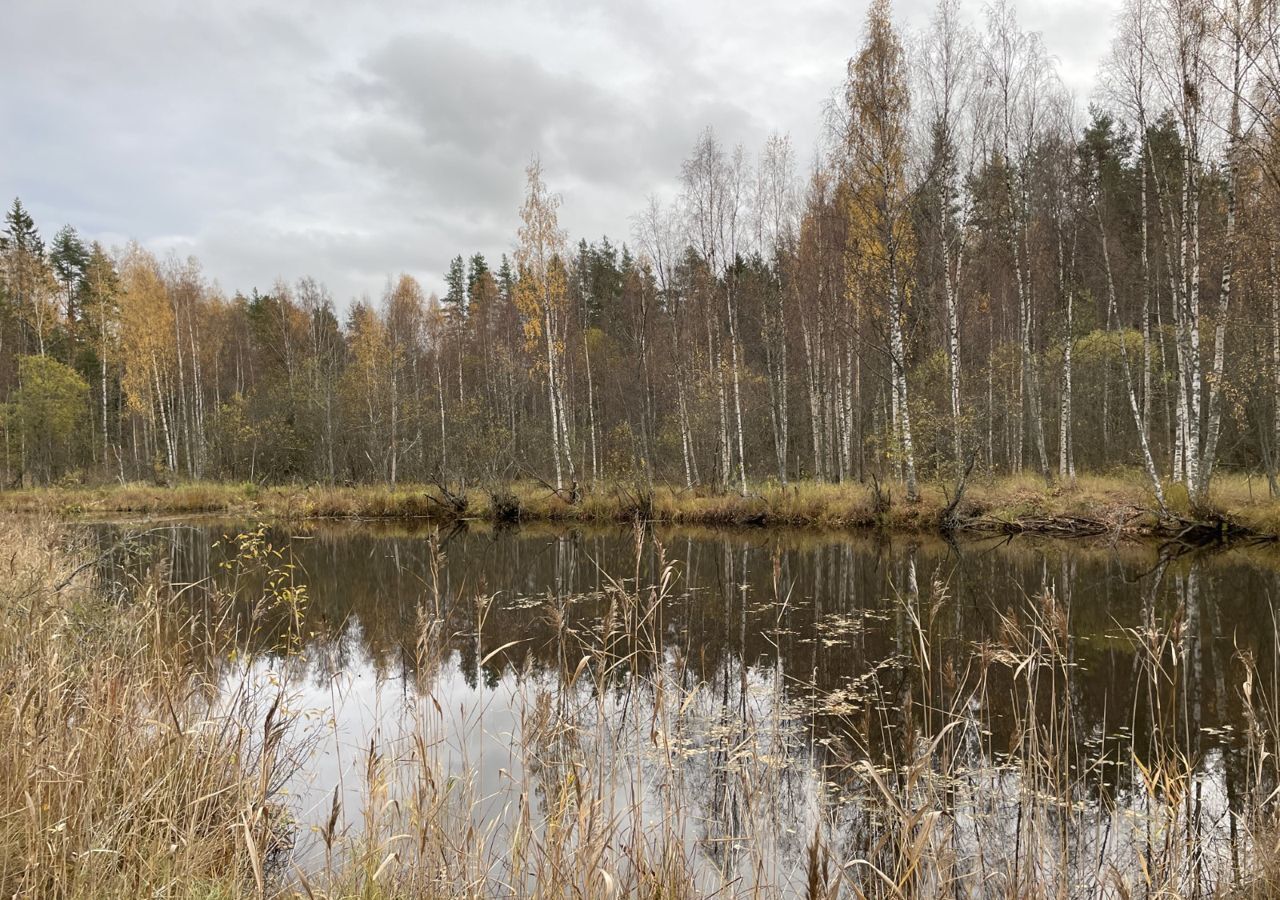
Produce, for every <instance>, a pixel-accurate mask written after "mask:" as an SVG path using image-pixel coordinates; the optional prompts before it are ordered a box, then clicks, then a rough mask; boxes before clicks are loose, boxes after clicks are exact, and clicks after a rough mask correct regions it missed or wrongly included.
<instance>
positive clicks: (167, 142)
mask: <svg viewBox="0 0 1280 900" xmlns="http://www.w3.org/2000/svg"><path fill="white" fill-rule="evenodd" d="M1115 2H1116V0H1090V10H1091V13H1090V15H1089V16H1087V17H1086V16H1079V15H1074V14H1073V15H1072V16H1069V17H1064V15H1063V13H1062V12H1061V11H1058V10H1057V7H1056V6H1055V5H1054V4H1052V3H1049V2H1047V0H1042V2H1037V3H1031V2H1030V0H1027V2H1025V3H1023V4H1021V5H1020V12H1021V13H1022V19H1023V22H1024V24H1025V25H1027V26H1028V27H1032V28H1037V27H1040V28H1045V29H1047V30H1048V33H1047V35H1046V38H1047V43H1048V45H1049V49H1050V50H1051V51H1052V52H1053V53H1055V54H1056V55H1057V56H1058V57H1059V59H1060V60H1061V63H1062V69H1063V72H1064V77H1066V78H1067V80H1068V81H1069V83H1070V84H1071V85H1072V87H1074V88H1075V89H1076V90H1077V92H1078V93H1080V94H1082V95H1084V94H1087V86H1088V84H1089V82H1090V80H1091V77H1092V72H1093V71H1094V70H1095V69H1096V65H1097V60H1098V58H1099V57H1100V56H1101V55H1102V53H1103V52H1105V49H1106V44H1107V41H1108V40H1109V30H1110V14H1109V13H1108V10H1109V9H1111V8H1113V6H1114V4H1115ZM980 3H981V0H972V2H971V5H972V7H973V8H972V9H971V10H969V12H970V17H971V18H972V19H973V20H974V21H975V22H980V21H981V13H982V9H981V6H980ZM1024 6H1025V10H1023V9H1022V8H1021V7H1024ZM931 8H932V0H899V3H898V5H897V8H896V11H895V12H896V15H897V16H898V18H899V19H900V20H901V21H902V22H903V23H904V24H906V25H907V26H908V27H911V28H919V27H922V26H923V25H924V24H925V23H926V22H927V20H928V16H929V13H930V10H931ZM864 16H865V4H846V3H834V2H827V0H796V2H794V3H791V4H778V3H776V2H771V0H737V2H732V0H703V2H697V3H692V2H687V0H640V2H632V3H617V2H613V0H572V2H570V0H542V2H537V3H534V2H528V0H474V2H461V0H458V2H444V0H431V2H427V3H422V2H417V0H387V2H384V3H378V4H362V3H349V2H339V0H277V2H276V3H273V4H271V5H270V6H266V5H263V4H260V3H256V2H252V0H223V2H221V3H217V4H196V5H192V4H178V3H157V2H154V0H117V2H115V3H112V4H102V3H94V2H91V0H43V2H40V3H23V4H16V3H10V4H7V5H6V10H5V26H4V28H2V29H0V121H3V122H4V123H5V124H4V127H3V128H0V202H7V197H6V196H5V195H9V196H12V195H14V194H17V195H20V196H22V198H23V199H24V201H25V202H26V203H27V205H28V206H29V207H30V208H31V209H32V211H33V213H34V214H35V215H36V216H37V219H38V221H39V223H40V225H41V226H42V228H43V229H44V230H46V231H48V232H52V231H53V230H55V229H56V228H57V227H59V226H60V225H61V224H63V223H64V222H71V223H72V224H75V225H76V226H78V227H80V228H81V229H82V230H83V231H85V232H86V233H87V234H88V235H90V236H93V237H99V236H100V237H104V238H106V239H114V238H117V237H118V235H121V234H127V235H130V236H133V237H136V238H138V239H139V240H141V241H142V242H143V243H144V244H148V245H150V246H152V247H155V248H157V249H160V250H162V251H167V250H174V251H177V252H181V253H184V254H185V253H194V254H196V255H198V256H199V257H200V258H201V259H202V260H203V261H204V263H205V269H206V271H207V272H208V273H209V274H210V275H211V276H213V277H216V278H217V279H218V280H219V282H220V283H221V284H222V285H223V287H224V289H226V290H228V291H231V290H236V289H240V290H245V291H247V290H249V289H251V288H252V287H254V286H259V287H265V286H268V285H270V284H271V283H272V282H273V281H274V280H275V279H276V278H278V277H284V278H286V279H288V280H293V279H296V278H298V277H300V276H302V275H304V274H311V275H314V276H316V277H318V278H322V279H323V280H325V281H327V282H328V283H329V285H330V287H331V288H332V290H333V293H334V294H335V296H337V297H339V298H341V299H346V298H350V297H355V296H359V295H362V294H371V295H376V294H378V293H380V292H381V290H382V288H383V286H384V284H385V283H386V280H387V278H388V277H390V276H394V275H395V274H398V273H399V272H402V271H407V272H410V273H413V274H416V275H419V276H420V277H422V278H424V280H425V281H426V282H427V287H428V289H429V290H430V289H437V290H438V289H439V288H440V287H441V283H442V274H443V272H444V271H445V269H446V267H447V265H448V260H449V259H450V258H451V257H452V256H454V255H455V254H458V253H464V254H466V253H471V252H474V251H477V250H478V251H481V252H484V253H486V254H488V255H491V256H495V257H496V255H497V254H500V253H502V252H504V251H509V250H510V249H511V247H512V244H513V241H514V235H515V229H516V224H517V210H518V208H519V205H520V202H521V195H522V190H523V180H524V171H523V170H524V167H525V165H526V164H527V163H528V161H529V159H530V157H531V156H532V155H534V154H538V155H539V156H540V157H541V160H542V163H543V168H544V172H545V174H546V177H547V178H548V180H549V182H550V184H551V186H552V188H553V189H554V190H557V191H559V192H560V193H561V194H562V195H563V198H564V205H563V207H562V213H561V216H562V224H563V225H564V226H565V227H566V228H567V229H568V230H569V231H570V233H571V234H572V235H573V236H574V237H578V236H585V237H589V238H590V237H596V236H599V235H601V234H604V233H608V234H609V235H611V236H612V237H614V238H615V239H625V238H626V237H627V236H628V231H629V228H628V221H629V218H630V216H631V215H632V214H633V213H634V212H636V211H637V210H639V209H640V208H641V206H642V205H643V203H644V198H645V196H646V195H647V194H649V193H650V192H655V191H656V192H659V193H667V194H670V193H672V192H673V191H674V190H675V188H676V182H677V180H678V177H679V171H680V161H681V160H682V159H683V157H684V156H685V155H686V153H687V152H688V150H689V148H690V147H691V146H692V144H693V141H694V139H695V138H696V137H697V135H698V133H699V132H700V131H701V130H702V129H703V128H704V127H706V126H707V125H711V126H714V127H715V129H716V131H717V134H718V135H719V137H720V139H721V141H722V142H723V143H724V144H726V145H727V146H732V145H734V144H737V143H742V144H744V145H745V146H746V148H747V149H748V151H749V152H752V153H754V152H755V151H756V150H757V149H758V148H759V147H760V146H761V145H762V143H763V142H764V139H765V138H766V137H767V135H768V134H769V132H771V131H773V130H775V129H776V130H780V131H784V132H789V133H791V134H792V136H793V139H794V143H795V145H796V147H797V150H798V154H799V158H800V159H801V160H802V161H803V160H807V159H808V158H809V154H810V149H809V148H811V147H812V146H813V144H814V142H815V141H816V139H817V137H818V134H819V124H820V112H821V108H822V104H823V103H824V101H825V100H826V98H827V97H828V95H829V93H830V91H831V89H832V88H833V87H834V86H835V85H836V84H838V83H839V81H840V79H841V77H842V75H843V70H844V62H845V60H846V59H847V57H848V56H849V55H851V54H852V53H854V52H856V49H857V45H858V42H859V40H860V31H861V27H862V21H863V17H864Z"/></svg>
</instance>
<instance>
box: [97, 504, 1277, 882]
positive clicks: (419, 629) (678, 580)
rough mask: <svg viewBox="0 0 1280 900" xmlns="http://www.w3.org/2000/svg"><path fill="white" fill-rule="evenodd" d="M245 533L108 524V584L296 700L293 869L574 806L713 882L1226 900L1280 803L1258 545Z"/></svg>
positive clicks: (614, 863)
mask: <svg viewBox="0 0 1280 900" xmlns="http://www.w3.org/2000/svg"><path fill="white" fill-rule="evenodd" d="M255 529H256V526H251V525H250V524H248V523H227V522H208V521H200V520H193V521H189V522H182V523H169V524H163V525H160V526H150V527H145V528H144V527H143V526H140V525H118V524H117V525H109V526H101V527H99V528H97V529H96V532H95V533H96V539H97V540H99V541H101V542H103V543H104V545H107V546H115V547H118V548H119V551H118V553H115V554H113V555H112V557H111V564H110V567H111V571H110V573H109V574H110V575H111V577H112V578H113V579H114V580H116V581H121V576H122V573H124V574H127V575H128V578H129V579H138V580H142V581H144V582H148V583H151V584H155V585H163V589H164V590H166V591H168V592H169V593H171V595H172V598H173V599H172V603H171V606H172V607H173V608H174V610H175V612H176V611H179V610H181V611H182V614H183V615H184V616H186V618H185V619H183V621H186V622H188V623H192V622H200V623H202V624H201V627H202V628H205V629H209V630H211V631H221V632H225V633H226V634H227V640H226V642H225V643H224V644H210V645H208V647H206V652H205V653H203V655H202V654H199V653H197V654H193V658H192V661H191V664H192V666H193V667H196V668H199V669H200V670H201V671H203V672H205V673H206V674H207V675H208V679H209V681H210V683H212V684H214V685H216V686H217V687H218V689H219V690H221V691H223V692H225V693H226V694H227V695H228V696H231V695H239V694H241V693H244V692H249V693H253V692H261V691H263V690H264V688H265V689H266V690H267V692H268V693H269V691H270V690H271V689H273V688H275V687H279V688H280V689H282V690H283V691H285V695H286V697H287V701H286V705H287V707H288V711H289V713H290V715H291V716H292V720H291V721H292V723H293V724H292V726H291V727H292V728H293V729H294V730H295V731H296V739H297V741H298V746H299V747H300V748H302V749H301V751H300V756H299V760H298V761H299V765H298V769H297V772H296V773H295V774H294V775H293V776H292V777H291V779H290V781H289V783H288V784H287V785H285V786H284V790H285V792H286V795H287V797H288V802H289V804H290V805H291V808H292V814H293V816H294V817H295V819H296V821H297V823H298V834H297V837H296V841H295V845H294V848H293V851H292V859H291V860H290V863H289V864H290V867H291V868H293V869H295V870H296V869H301V870H303V871H307V870H310V869H318V868H321V867H324V866H327V865H331V864H332V863H333V859H334V856H335V855H336V854H349V853H351V852H354V851H353V849H352V848H353V847H357V848H358V847H360V846H363V845H362V843H361V842H366V844H367V843H372V842H377V841H382V842H384V843H385V846H388V847H390V846H394V845H395V842H396V841H400V842H402V843H404V844H412V843H413V840H412V838H411V837H406V835H413V834H415V833H416V831H415V829H416V830H421V829H422V828H423V827H425V826H424V825H423V821H424V820H425V818H427V817H434V824H433V826H432V827H436V828H441V829H443V830H444V831H448V832H456V834H457V835H458V836H459V837H458V840H460V841H467V842H470V843H471V844H472V845H474V847H475V848H476V849H475V852H476V854H477V859H483V860H484V865H487V866H507V867H513V868H519V866H518V865H516V864H515V863H513V860H512V855H513V853H515V852H516V851H515V850H513V849H512V848H515V847H518V846H519V845H520V837H519V836H520V835H521V834H524V835H525V836H526V839H528V837H527V836H528V835H529V834H530V833H532V834H535V835H539V836H541V837H540V838H535V842H536V840H537V839H543V840H545V837H546V832H547V829H548V828H551V827H553V825H554V827H560V828H564V827H566V826H565V825H564V823H563V822H562V821H560V819H558V818H557V816H561V815H562V814H563V813H564V811H565V810H566V809H568V808H569V807H573V808H574V809H576V810H577V812H576V813H574V816H576V819H574V818H573V816H568V817H567V818H566V820H567V819H573V820H574V822H575V826H574V827H575V828H577V829H578V831H579V832H581V833H582V834H586V833H587V829H589V828H593V827H594V828H608V829H611V834H612V835H613V836H614V837H615V838H616V839H617V840H618V841H619V842H621V843H622V844H627V845H629V846H631V847H633V848H634V846H636V845H637V843H644V842H647V844H646V846H649V848H650V852H652V853H654V854H657V853H664V854H669V853H672V852H675V853H677V854H678V855H679V856H680V858H681V859H682V860H683V861H684V864H685V865H686V866H687V868H688V871H689V872H690V873H691V875H690V877H691V878H694V879H696V880H697V881H698V882H699V884H700V886H701V887H702V888H703V889H704V890H706V891H714V890H717V889H718V887H720V886H723V885H726V884H732V885H735V886H738V887H741V886H742V885H753V886H763V885H769V886H773V887H774V888H777V889H779V890H782V891H789V890H802V889H803V887H804V885H805V884H806V879H810V878H811V877H812V873H813V871H814V869H815V867H816V866H820V867H822V869H823V871H824V873H827V874H826V875H824V877H826V878H828V880H830V879H831V878H832V877H833V875H832V874H831V873H834V872H837V871H838V872H839V873H840V877H841V878H842V879H843V880H844V881H843V883H844V884H846V885H848V886H849V887H851V888H852V886H854V885H860V886H861V887H860V889H862V890H865V891H868V892H871V893H875V892H877V891H881V890H887V889H886V888H885V884H887V883H890V882H892V883H894V884H896V885H897V887H896V888H895V890H906V887H904V885H906V886H909V887H910V889H911V890H906V892H908V893H910V892H911V891H919V892H921V893H924V892H926V891H925V889H926V888H932V889H934V890H938V889H940V885H942V884H944V883H949V884H950V883H954V884H957V885H967V886H968V888H967V892H970V893H978V894H981V893H984V892H988V891H989V892H992V893H1001V894H1004V893H1007V892H1009V891H1010V890H1013V889H1015V888H1016V887H1017V885H1019V884H1026V885H1030V884H1039V885H1049V884H1057V885H1059V887H1060V890H1058V891H1053V893H1059V894H1061V895H1063V896H1094V895H1097V894H1100V893H1105V892H1107V891H1109V890H1113V889H1114V890H1116V891H1117V892H1119V885H1121V884H1122V883H1125V884H1133V883H1140V882H1142V881H1144V880H1146V881H1147V882H1148V883H1150V881H1151V879H1152V878H1153V876H1152V875H1151V874H1150V873H1151V872H1152V871H1153V870H1154V869H1156V868H1157V867H1159V868H1160V870H1161V871H1163V872H1165V873H1166V875H1167V877H1169V878H1172V879H1174V880H1177V881H1178V882H1179V883H1180V884H1182V885H1184V886H1185V887H1186V888H1187V889H1188V890H1189V892H1192V893H1195V892H1198V891H1205V892H1209V891H1212V890H1214V889H1216V888H1220V887H1223V886H1226V885H1229V884H1231V883H1234V882H1236V881H1237V880H1238V879H1239V878H1240V877H1241V876H1242V869H1247V866H1248V863H1247V860H1248V855H1249V852H1250V847H1251V844H1252V842H1253V841H1254V840H1256V833H1255V831H1254V830H1253V827H1254V825H1255V824H1256V820H1257V813H1258V811H1259V810H1260V809H1261V808H1262V807H1263V806H1264V805H1265V804H1266V803H1267V802H1269V801H1268V799H1267V798H1268V795H1269V794H1270V792H1271V791H1272V790H1273V789H1274V787H1275V779H1274V775H1273V773H1272V766H1274V760H1271V759H1268V758H1267V757H1266V756H1265V754H1264V753H1263V746H1264V742H1263V740H1262V738H1261V736H1262V735H1263V734H1264V733H1265V732H1266V730H1267V728H1268V726H1269V723H1270V721H1271V720H1270V718H1269V715H1270V712H1269V711H1270V710H1271V709H1273V708H1274V707H1273V700H1274V697H1275V696H1276V692H1274V690H1272V687H1273V686H1274V680H1275V678H1276V676H1277V671H1276V666H1275V659H1276V644H1275V620H1274V617H1273V606H1272V598H1273V596H1274V591H1275V590H1276V589H1277V587H1280V555H1277V554H1276V552H1275V551H1273V550H1271V549H1269V548H1236V549H1230V550H1225V551H1221V552H1216V553H1190V552H1184V553H1179V552H1175V551H1174V548H1171V547H1160V546H1157V545H1153V544H1145V543H1132V542H1121V543H1116V544H1110V543H1101V542H1079V541H1077V542H1061V541H1059V542H1054V541H1038V540H1030V539H1018V540H1015V541H1007V542H1006V541H998V540H983V541H973V540H966V541H962V542H959V543H947V542H943V541H942V540H939V539H937V538H933V537H923V536H917V535H876V536H869V535H847V534H831V535H822V534H812V533H810V534H805V533H791V532H774V531H764V530H759V531H736V532H710V531H703V532H691V531H668V530H662V529H659V530H657V531H653V530H630V529H625V528H618V529H613V530H574V531H567V530H550V529H547V528H545V527H544V528H526V529H523V530H506V531H493V530H490V529H488V528H474V527H473V528H465V527H459V528H454V529H452V530H449V529H442V530H436V529H433V528H428V527H426V526H414V525H411V524H394V525H391V524H354V523H314V524H306V525H299V526H294V527H292V528H289V527H285V526H275V527H272V528H262V529H261V530H255ZM236 535H241V537H240V539H239V540H237V538H236ZM245 535H250V537H248V538H246V537H244V536H245ZM130 536H132V537H133V538H134V539H133V540H126V538H129V537H130ZM268 547H269V548H270V550H268V549H267V548H268ZM304 586H305V587H304ZM218 597H221V598H222V602H221V603H219V601H218V600H217V599H216V598H218ZM185 627H187V628H192V627H194V626H192V625H191V624H188V625H187V626H185ZM214 646H217V647H219V648H220V649H218V650H216V651H215V650H213V649H211V648H212V647H214ZM254 696H267V694H257V693H255V694H254ZM568 786H571V787H568ZM572 792H576V797H575V799H574V800H573V801H572V802H570V801H569V800H567V799H566V796H568V793H572ZM584 793H585V794H587V795H588V796H589V797H590V802H589V803H585V802H584V800H583V794H584ZM586 809H589V810H590V817H592V822H596V820H597V819H598V820H599V822H604V823H606V824H605V825H600V824H598V823H597V824H591V823H588V822H587V813H586V812H584V811H583V810H586ZM556 822H560V824H558V825H555V824H554V823H556ZM442 823H443V824H442ZM531 823H532V824H531ZM549 823H551V824H549ZM530 829H532V830H531V831H530ZM577 840H579V841H582V842H583V845H585V843H586V838H585V837H581V836H580V837H579V838H577ZM397 852H399V851H397ZM404 852H409V851H408V850H405V851H404ZM615 855H617V854H615ZM388 858H390V857H388ZM627 859H628V860H630V862H628V861H627V860H622V859H618V858H612V857H610V856H609V855H608V854H607V853H606V854H604V855H603V856H602V857H601V860H600V861H599V867H600V869H601V870H602V871H604V872H612V875H611V876H610V877H614V876H617V875H618V873H617V871H616V867H621V866H625V865H628V864H634V859H635V856H634V854H632V855H631V856H629V857H628V858H627ZM504 877H508V878H510V877H519V876H518V874H516V875H512V874H510V873H508V875H507V876H504ZM904 879H906V880H905V881H904Z"/></svg>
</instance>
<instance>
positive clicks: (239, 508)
mask: <svg viewBox="0 0 1280 900" xmlns="http://www.w3.org/2000/svg"><path fill="white" fill-rule="evenodd" d="M880 490H881V492H882V493H881V495H880V499H879V501H878V500H877V495H876V492H875V488H874V487H873V486H872V485H869V484H858V483H845V484H828V483H821V482H812V481H805V482H797V483H793V484H790V485H787V486H785V487H784V486H782V485H779V484H777V483H775V482H761V483H757V484H754V485H752V487H751V489H750V490H749V491H748V493H747V495H746V496H742V495H740V494H738V493H736V492H732V491H729V492H718V491H714V490H711V489H707V488H693V489H685V488H681V487H674V486H670V485H661V486H655V487H654V488H653V489H652V491H649V490H647V489H643V488H639V487H636V486H634V485H625V484H601V485H597V486H595V487H594V488H592V489H588V490H584V491H583V492H582V494H581V496H580V497H579V498H577V499H576V501H575V502H569V500H567V499H566V498H565V497H564V496H562V495H558V494H556V493H555V492H554V491H551V490H549V489H548V488H546V487H545V486H543V485H540V484H537V483H534V482H529V481H522V482H515V483H512V484H509V485H503V486H501V487H498V488H494V489H492V490H489V489H481V488H476V487H472V488H469V489H466V490H459V491H458V495H459V496H460V497H461V498H462V500H463V503H462V505H461V506H460V507H459V506H455V505H454V504H453V503H452V502H450V501H449V500H448V499H446V498H444V497H443V496H442V495H441V493H440V491H439V490H438V489H437V488H435V487H433V486H430V485H414V484H404V485H397V486H394V487H392V486H389V485H361V486H354V487H344V486H325V485H310V486H302V485H297V486H294V485H279V486H271V487H260V486H257V485H253V484H243V483H242V484H219V483H211V482H191V483H183V484H178V485H175V486H172V487H156V486H151V485H143V484H125V485H110V486H103V487H96V488H89V487H86V488H62V487H59V488H42V489H34V490H22V491H8V492H3V493H0V511H9V512H24V513H41V514H45V515H54V516H61V517H84V516H90V517H91V516H119V515H128V516H159V515H181V514H195V513H223V514H227V515H235V516H241V517H269V518H282V519H310V518H365V519H378V518H387V519H393V518H423V519H433V520H449V519H458V518H473V519H484V520H490V521H517V520H519V521H524V522H530V521H547V522H584V523H586V522H630V521H634V520H636V519H643V520H647V521H655V522H660V523H669V524H677V525H703V526H712V527H718V526H790V527H802V528H826V529H850V528H892V529H902V530H910V531H936V530H938V529H939V528H940V522H941V517H942V514H943V511H944V510H945V509H946V508H947V505H948V503H949V502H950V499H951V491H952V490H953V486H952V485H950V484H942V483H934V484H925V485H923V486H922V488H921V491H920V498H919V500H918V501H917V502H915V503H908V502H906V500H905V496H906V491H905V488H904V487H903V485H902V484H901V483H899V482H897V481H888V482H885V483H884V484H883V485H881V486H880ZM1167 494H1168V508H1169V510H1170V512H1172V513H1174V514H1175V515H1178V516H1181V517H1184V518H1187V519H1194V518H1204V517H1205V515H1206V514H1211V515H1214V516H1221V517H1224V518H1225V519H1227V520H1229V521H1231V522H1234V523H1235V524H1237V525H1239V526H1242V527H1243V528H1245V529H1248V530H1250V531H1252V532H1256V533H1259V534H1265V535H1280V499H1276V498H1272V497H1271V496H1270V494H1269V491H1268V489H1267V484H1266V482H1265V479H1259V478H1253V477H1249V476H1245V475H1237V474H1223V475H1219V476H1218V477H1217V478H1216V479H1215V482H1214V488H1213V491H1212V495H1211V498H1210V500H1209V502H1208V503H1207V504H1205V509H1201V510H1198V511H1195V512H1194V513H1193V511H1192V510H1191V509H1190V505H1189V504H1188V502H1187V496H1186V492H1185V490H1183V489H1181V488H1180V487H1177V486H1171V487H1170V488H1169V489H1168V490H1167ZM957 512H958V513H959V515H960V519H961V525H960V527H961V529H965V528H972V529H984V530H992V529H994V530H1000V529H1002V528H1006V527H1007V528H1009V529H1010V530H1031V531H1036V530H1056V528H1054V527H1050V526H1056V525H1061V526H1062V530H1064V531H1068V532H1069V531H1070V524H1071V522H1072V521H1074V520H1079V521H1081V522H1088V523H1090V525H1091V526H1093V527H1096V528H1097V529H1098V530H1105V531H1109V532H1113V533H1120V534H1143V533H1151V532H1154V531H1156V530H1158V528H1159V526H1160V524H1161V523H1160V521H1159V517H1158V515H1157V509H1156V504H1155V500H1154V497H1153V495H1152V493H1151V490H1150V486H1149V485H1148V484H1147V482H1146V480H1145V477H1144V476H1143V475H1142V474H1141V473H1139V472H1136V471H1134V472H1119V473H1114V474H1109V475H1081V476H1079V477H1077V478H1076V479H1075V480H1074V481H1072V482H1069V483H1056V482H1049V483H1047V482H1046V481H1045V480H1044V479H1043V478H1040V477H1038V476H1035V475H1019V476H1000V477H984V476H974V477H973V478H971V479H970V481H969V484H968V487H967V490H966V493H965V495H964V500H963V502H962V503H961V505H960V507H959V509H958V510H957ZM1048 520H1056V522H1049V521H1048Z"/></svg>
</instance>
